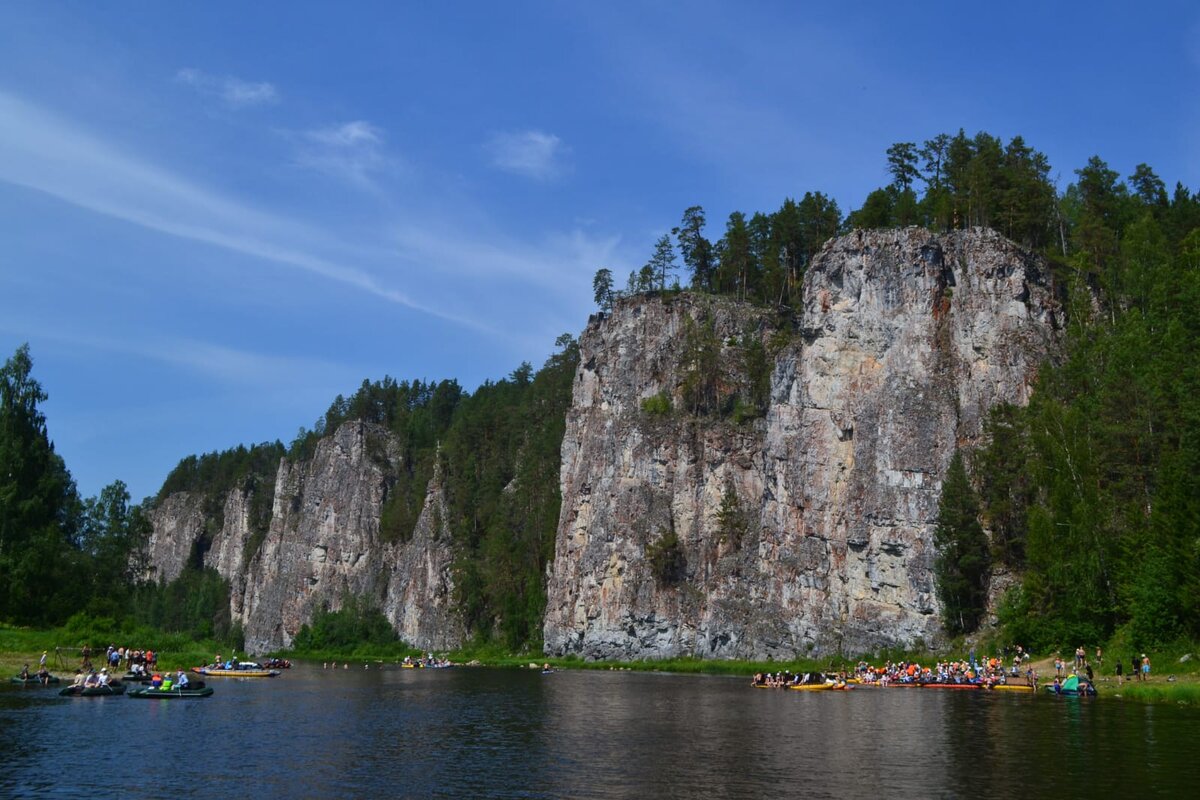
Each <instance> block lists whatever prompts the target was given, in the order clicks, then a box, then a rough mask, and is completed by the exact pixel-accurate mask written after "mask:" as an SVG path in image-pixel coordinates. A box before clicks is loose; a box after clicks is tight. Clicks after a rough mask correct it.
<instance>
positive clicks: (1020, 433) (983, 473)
mask: <svg viewBox="0 0 1200 800" xmlns="http://www.w3.org/2000/svg"><path fill="white" fill-rule="evenodd" d="M1027 425H1028V420H1027V418H1026V416H1025V415H1023V414H1022V413H1021V410H1020V409H1019V408H1017V407H1016V406H1013V405H1009V404H1007V403H1005V404H1001V405H999V406H996V407H995V408H993V409H992V411H991V413H990V414H989V416H988V420H987V422H986V423H985V425H984V434H985V436H986V437H987V439H988V441H989V445H988V447H986V448H984V449H983V450H982V451H981V452H980V453H979V456H978V458H977V459H976V461H975V474H976V478H977V479H978V481H979V485H980V499H981V501H982V506H983V508H984V518H985V519H986V521H987V524H988V528H989V529H990V530H991V534H992V556H993V558H994V559H995V561H997V562H999V563H1002V564H1007V565H1008V566H1010V567H1019V566H1021V565H1022V564H1024V562H1025V538H1026V522H1025V520H1026V516H1027V514H1028V512H1029V506H1030V503H1032V502H1033V481H1032V477H1031V476H1030V475H1029V472H1028V467H1029V459H1030V456H1031V452H1030V448H1031V445H1030V441H1029V430H1028V428H1027Z"/></svg>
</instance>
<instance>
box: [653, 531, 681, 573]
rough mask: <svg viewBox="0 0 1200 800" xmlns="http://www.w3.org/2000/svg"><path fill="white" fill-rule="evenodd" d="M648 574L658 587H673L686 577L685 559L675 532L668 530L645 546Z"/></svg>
mask: <svg viewBox="0 0 1200 800" xmlns="http://www.w3.org/2000/svg"><path fill="white" fill-rule="evenodd" d="M646 560H647V561H649V562H650V572H651V574H653V575H654V580H655V581H656V582H657V583H658V584H659V585H660V586H673V585H675V584H677V583H679V582H681V581H682V580H683V579H684V578H686V577H687V557H686V556H685V555H684V552H683V543H682V542H680V541H679V537H678V536H677V535H676V534H675V531H673V530H669V531H666V532H665V533H663V534H662V536H660V537H659V538H658V541H656V542H652V543H651V544H649V545H647V546H646Z"/></svg>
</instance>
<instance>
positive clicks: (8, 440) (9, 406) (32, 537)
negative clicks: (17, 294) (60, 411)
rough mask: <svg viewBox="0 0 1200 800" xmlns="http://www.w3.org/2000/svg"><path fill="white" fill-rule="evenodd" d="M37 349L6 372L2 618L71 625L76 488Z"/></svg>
mask: <svg viewBox="0 0 1200 800" xmlns="http://www.w3.org/2000/svg"><path fill="white" fill-rule="evenodd" d="M46 399H47V395H46V393H45V392H44V391H43V390H42V387H41V384H39V383H38V381H37V380H35V379H34V377H33V359H32V358H31V357H30V355H29V346H28V345H22V346H20V347H19V348H17V351H16V352H15V353H14V354H13V356H12V357H11V358H9V359H8V360H7V361H6V362H5V363H4V366H3V368H0V619H9V620H13V621H16V622H23V623H44V622H50V621H59V620H61V619H64V618H65V613H66V611H67V610H68V609H69V608H70V606H71V604H72V603H74V602H79V600H80V598H79V595H78V593H77V592H76V589H77V587H78V583H77V578H78V574H77V572H76V567H77V563H78V562H77V559H76V558H75V552H74V548H73V547H72V542H73V539H74V526H75V518H76V515H77V510H78V506H79V501H78V496H77V494H76V492H75V483H74V481H72V480H71V476H70V473H68V472H67V468H66V465H65V464H64V463H63V460H62V458H61V457H60V456H59V455H58V453H56V452H55V451H54V445H53V444H52V443H51V442H50V438H49V435H48V434H47V431H46V419H45V417H44V416H43V414H42V412H41V409H40V404H41V403H44V402H45V401H46Z"/></svg>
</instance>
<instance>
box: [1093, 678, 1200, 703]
mask: <svg viewBox="0 0 1200 800" xmlns="http://www.w3.org/2000/svg"><path fill="white" fill-rule="evenodd" d="M1102 696H1103V697H1114V698H1120V699H1122V700H1135V701H1138V702H1142V703H1175V704H1178V705H1186V706H1196V705H1200V681H1198V680H1195V679H1194V678H1191V679H1179V680H1176V681H1174V682H1167V681H1166V679H1163V678H1159V679H1157V680H1151V681H1149V682H1148V683H1126V684H1125V685H1123V686H1113V687H1111V688H1109V689H1108V691H1107V692H1105V693H1104V694H1103V695H1102Z"/></svg>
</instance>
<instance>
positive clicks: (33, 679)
mask: <svg viewBox="0 0 1200 800" xmlns="http://www.w3.org/2000/svg"><path fill="white" fill-rule="evenodd" d="M48 682H49V683H61V681H60V680H59V678H58V676H57V675H51V676H50V680H49V681H48ZM12 683H19V684H21V685H22V686H41V685H42V681H41V680H40V679H39V678H38V676H36V675H30V676H29V677H28V678H22V677H21V676H20V675H18V676H17V677H15V678H13V679H12Z"/></svg>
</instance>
